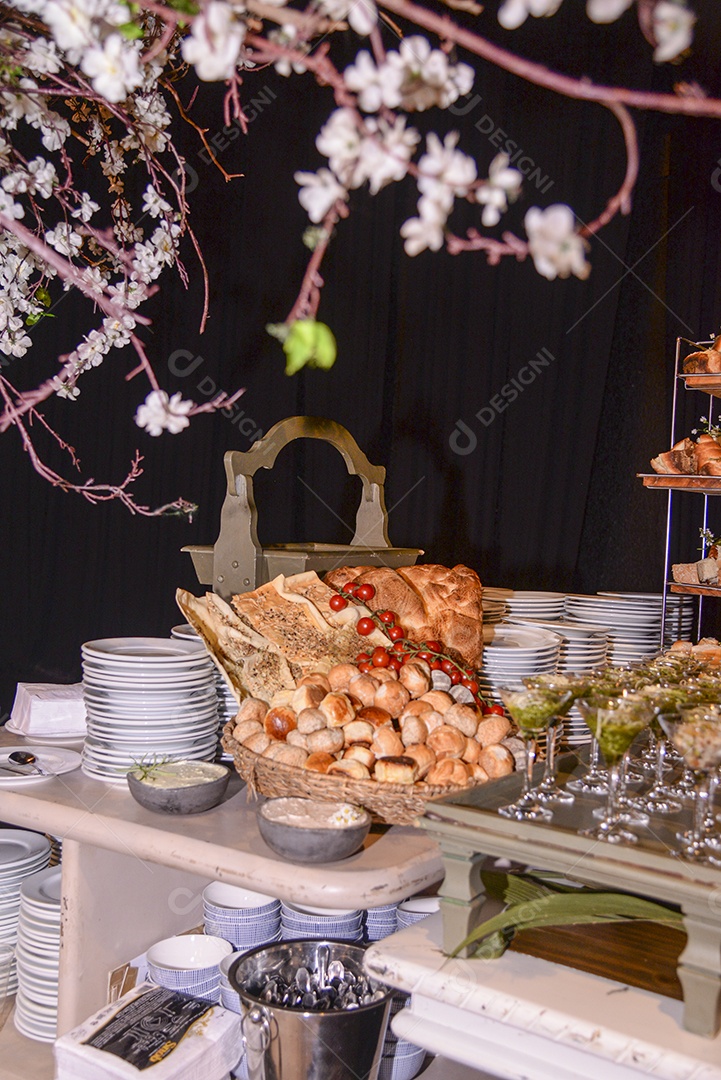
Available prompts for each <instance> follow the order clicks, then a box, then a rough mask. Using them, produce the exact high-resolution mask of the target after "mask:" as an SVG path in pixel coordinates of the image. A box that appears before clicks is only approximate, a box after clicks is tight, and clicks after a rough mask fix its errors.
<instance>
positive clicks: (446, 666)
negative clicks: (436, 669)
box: [441, 660, 456, 675]
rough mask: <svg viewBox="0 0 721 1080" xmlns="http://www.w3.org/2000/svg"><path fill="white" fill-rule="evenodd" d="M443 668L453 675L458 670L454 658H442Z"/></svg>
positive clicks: (447, 673)
mask: <svg viewBox="0 0 721 1080" xmlns="http://www.w3.org/2000/svg"><path fill="white" fill-rule="evenodd" d="M441 668H442V669H443V671H445V673H446V675H452V674H453V672H454V671H455V670H456V665H455V664H454V663H453V661H452V660H441Z"/></svg>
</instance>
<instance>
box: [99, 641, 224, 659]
mask: <svg viewBox="0 0 721 1080" xmlns="http://www.w3.org/2000/svg"><path fill="white" fill-rule="evenodd" d="M82 652H83V653H84V654H85V655H87V656H93V657H96V658H97V659H99V660H108V659H110V660H115V659H122V660H124V661H126V662H130V663H134V662H136V661H139V662H140V663H145V662H147V661H148V660H152V661H153V662H154V663H160V664H163V663H168V662H172V663H177V661H178V657H190V658H195V657H197V656H203V657H204V658H206V659H207V655H208V654H207V653H206V651H205V646H204V645H203V644H202V642H200V641H197V642H196V641H182V640H179V639H178V638H157V637H119V638H101V639H98V640H96V641H86V642H85V643H84V644H83V646H82Z"/></svg>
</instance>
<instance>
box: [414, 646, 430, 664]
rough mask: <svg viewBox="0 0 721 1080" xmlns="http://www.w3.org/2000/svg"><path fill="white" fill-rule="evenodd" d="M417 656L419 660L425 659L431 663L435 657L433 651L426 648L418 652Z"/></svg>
mask: <svg viewBox="0 0 721 1080" xmlns="http://www.w3.org/2000/svg"><path fill="white" fill-rule="evenodd" d="M416 658H417V659H418V660H425V661H426V662H427V663H429V664H430V662H431V660H432V659H433V656H432V655H431V653H429V652H427V651H426V650H425V649H422V650H421V651H420V652H417V653H416Z"/></svg>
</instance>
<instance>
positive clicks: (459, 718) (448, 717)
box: [443, 704, 479, 739]
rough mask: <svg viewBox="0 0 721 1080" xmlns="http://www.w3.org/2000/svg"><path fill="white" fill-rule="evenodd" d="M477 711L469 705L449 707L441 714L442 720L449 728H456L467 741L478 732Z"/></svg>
mask: <svg viewBox="0 0 721 1080" xmlns="http://www.w3.org/2000/svg"><path fill="white" fill-rule="evenodd" d="M478 719H479V717H478V710H477V709H474V708H473V707H472V706H471V705H459V704H455V705H451V707H450V709H447V710H446V712H444V714H443V720H444V722H445V723H446V724H450V725H451V727H455V728H458V730H459V731H462V732H463V734H464V735H466V736H467V737H468V738H469V739H471V738H473V736H474V735H475V734H476V732H477V731H478Z"/></svg>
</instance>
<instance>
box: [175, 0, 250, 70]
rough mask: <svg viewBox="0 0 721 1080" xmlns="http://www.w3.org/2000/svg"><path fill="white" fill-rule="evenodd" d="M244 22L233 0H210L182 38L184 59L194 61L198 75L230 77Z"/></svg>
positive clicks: (243, 29) (241, 38)
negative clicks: (189, 30)
mask: <svg viewBox="0 0 721 1080" xmlns="http://www.w3.org/2000/svg"><path fill="white" fill-rule="evenodd" d="M244 38H245V26H244V25H243V23H241V22H238V21H237V20H236V18H235V13H234V11H233V9H232V8H231V6H230V4H226V3H224V2H223V0H210V3H209V4H208V5H207V7H205V8H203V9H202V11H201V13H200V15H197V16H196V17H195V19H193V26H192V30H191V33H190V36H189V37H186V38H185V40H184V41H183V45H182V52H183V59H184V60H185V62H186V63H187V64H193V66H194V67H195V71H196V74H197V76H198V78H199V79H203V80H204V81H205V82H215V81H217V80H219V79H229V78H230V77H231V76H232V74H233V72H234V71H235V65H236V63H237V61H238V54H239V53H240V47H241V45H242V44H243V40H244Z"/></svg>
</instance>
